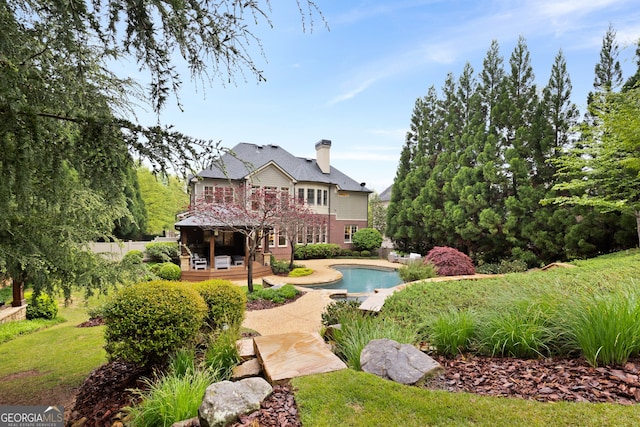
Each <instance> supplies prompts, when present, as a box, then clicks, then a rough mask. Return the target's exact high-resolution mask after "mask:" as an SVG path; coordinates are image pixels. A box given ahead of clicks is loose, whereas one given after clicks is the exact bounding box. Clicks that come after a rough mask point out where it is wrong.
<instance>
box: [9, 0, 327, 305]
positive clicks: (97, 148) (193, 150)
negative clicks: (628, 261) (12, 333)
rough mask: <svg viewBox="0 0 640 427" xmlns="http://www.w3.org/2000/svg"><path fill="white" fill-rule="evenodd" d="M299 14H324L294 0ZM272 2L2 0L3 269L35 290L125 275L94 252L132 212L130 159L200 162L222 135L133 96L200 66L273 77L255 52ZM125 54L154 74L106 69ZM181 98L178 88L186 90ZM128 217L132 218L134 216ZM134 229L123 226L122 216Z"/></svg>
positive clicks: (212, 72)
mask: <svg viewBox="0 0 640 427" xmlns="http://www.w3.org/2000/svg"><path fill="white" fill-rule="evenodd" d="M296 4H297V6H298V8H299V9H300V12H301V17H302V22H303V26H304V25H305V24H307V23H312V19H313V17H314V15H317V16H321V15H319V11H318V10H317V9H316V6H315V4H314V3H313V2H312V1H302V0H301V1H296ZM269 7H270V5H269V3H268V2H259V1H236V0H222V1H218V2H211V1H209V0H195V1H182V0H178V1H172V2H164V1H155V0H153V1H145V2H140V1H134V0H79V1H61V0H19V1H18V0H0V182H1V183H2V185H0V275H1V276H3V277H5V278H12V279H13V282H14V303H16V302H19V301H16V300H17V299H20V298H21V292H20V291H21V289H22V287H23V286H24V284H25V283H30V284H32V285H33V286H34V287H35V289H36V291H37V292H39V291H42V290H45V291H48V292H52V291H54V290H55V289H62V290H63V291H64V294H65V296H66V297H69V296H70V289H71V285H72V284H78V285H82V286H84V287H85V288H86V289H88V290H91V289H101V288H104V286H105V284H106V283H110V282H112V281H113V280H117V278H116V277H114V276H113V275H112V274H111V273H110V272H113V270H112V269H110V268H109V264H108V263H107V262H105V261H104V260H101V259H99V258H98V257H96V256H94V255H92V254H91V253H90V252H88V251H87V250H86V244H87V242H89V241H92V240H96V239H110V238H111V237H112V236H111V232H112V230H113V227H114V224H120V225H124V226H127V224H126V223H127V221H129V222H136V218H135V217H134V215H132V213H131V212H132V211H135V210H136V209H138V208H136V207H135V206H134V204H135V203H133V204H132V202H134V200H133V198H132V195H131V194H132V192H131V191H128V190H131V183H130V182H128V181H130V179H129V178H130V177H128V173H129V172H130V171H132V170H134V169H135V168H134V163H133V160H132V159H133V158H136V159H144V160H145V162H146V163H147V164H148V165H150V166H151V168H152V169H153V170H154V171H156V172H160V173H163V172H166V171H169V170H175V171H181V172H187V171H189V170H194V169H195V170H199V169H202V168H203V167H204V166H205V165H207V166H208V165H210V164H211V163H212V162H214V161H216V159H217V158H218V156H219V154H220V151H223V148H222V147H221V146H220V143H218V142H213V141H204V140H199V139H195V138H191V137H189V136H187V135H183V134H181V133H180V132H176V131H174V130H173V129H172V128H171V126H166V125H161V124H155V125H153V126H144V125H142V124H139V123H136V122H135V121H132V120H131V119H130V118H131V117H135V114H133V111H132V106H133V103H134V102H135V103H149V104H151V106H152V108H153V109H154V110H155V111H156V112H158V113H159V112H160V111H161V109H162V107H163V106H164V105H166V102H167V101H168V100H169V99H170V97H171V96H175V97H176V100H178V94H179V90H180V86H181V82H182V80H181V78H182V76H180V74H179V73H178V72H177V67H176V61H184V63H186V64H187V65H188V68H189V72H190V73H191V76H190V77H191V78H194V79H201V80H202V81H208V82H214V81H216V79H218V81H222V82H223V83H224V82H228V81H232V80H233V79H234V78H235V77H236V76H237V75H241V76H243V77H244V76H246V73H249V74H251V75H253V76H255V78H256V79H257V80H258V81H263V80H264V79H265V78H264V75H263V73H262V72H261V71H260V70H259V68H258V67H257V65H256V64H255V63H254V62H253V59H252V58H251V56H250V55H249V53H250V46H252V45H257V46H258V47H259V40H258V39H257V38H256V37H255V36H254V35H253V33H252V28H254V27H255V25H258V24H261V25H269V26H270V25H271V22H270V21H269V12H270V9H269ZM118 58H128V59H130V60H132V61H134V62H135V63H137V65H138V66H139V68H140V70H141V71H143V72H146V73H147V75H148V77H149V81H150V83H149V86H148V88H146V89H142V88H140V87H139V86H138V85H137V84H136V83H135V82H134V81H132V80H130V79H122V78H119V77H118V76H116V75H115V74H114V73H112V72H110V71H109V69H108V63H109V61H112V60H114V59H118ZM178 102H179V100H178ZM129 225H131V224H129ZM125 228H126V227H125Z"/></svg>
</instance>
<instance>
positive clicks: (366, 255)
mask: <svg viewBox="0 0 640 427" xmlns="http://www.w3.org/2000/svg"><path fill="white" fill-rule="evenodd" d="M360 256H361V257H365V258H369V257H370V256H371V251H367V250H364V251H361V252H360Z"/></svg>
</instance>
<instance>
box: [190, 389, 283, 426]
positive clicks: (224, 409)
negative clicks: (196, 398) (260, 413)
mask: <svg viewBox="0 0 640 427" xmlns="http://www.w3.org/2000/svg"><path fill="white" fill-rule="evenodd" d="M272 391H273V389H272V387H271V385H269V383H268V382H266V381H265V380H264V379H263V378H246V379H244V380H240V381H238V382H231V381H222V382H219V383H215V384H212V385H210V386H209V387H207V390H206V392H205V394H204V399H203V400H202V404H201V405H200V408H199V409H198V418H199V419H200V425H201V426H202V427H222V426H226V425H227V424H230V423H232V422H234V421H236V420H237V419H238V417H239V416H240V415H242V414H248V413H250V412H253V411H256V410H258V409H260V403H261V402H262V401H263V400H264V399H265V398H266V397H267V396H269V395H270V394H271V392H272Z"/></svg>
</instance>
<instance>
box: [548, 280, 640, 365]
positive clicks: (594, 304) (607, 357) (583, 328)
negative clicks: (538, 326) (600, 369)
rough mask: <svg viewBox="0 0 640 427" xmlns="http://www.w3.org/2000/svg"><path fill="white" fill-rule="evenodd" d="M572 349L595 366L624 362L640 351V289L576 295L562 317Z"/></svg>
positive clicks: (634, 286) (564, 309) (565, 307)
mask: <svg viewBox="0 0 640 427" xmlns="http://www.w3.org/2000/svg"><path fill="white" fill-rule="evenodd" d="M559 317H560V318H561V319H560V325H561V328H563V330H564V332H565V333H564V335H565V336H566V337H568V346H569V350H576V349H577V350H580V351H581V352H582V354H583V355H584V357H585V358H586V359H587V360H588V361H589V363H590V364H591V365H593V366H598V365H622V364H624V363H626V362H627V360H628V359H629V357H630V356H632V355H637V354H638V351H639V350H640V291H639V290H638V288H637V286H636V285H635V284H633V285H631V286H629V287H628V288H625V289H620V290H618V291H616V292H609V291H600V292H596V293H594V294H586V295H582V294H579V295H575V296H573V297H572V298H571V299H570V301H569V303H568V304H566V305H565V306H564V307H563V310H562V311H561V314H560V316H559Z"/></svg>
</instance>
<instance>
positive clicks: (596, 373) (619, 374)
mask: <svg viewBox="0 0 640 427" xmlns="http://www.w3.org/2000/svg"><path fill="white" fill-rule="evenodd" d="M435 359H436V360H437V361H438V362H439V363H440V364H441V365H442V366H443V367H444V368H445V371H446V372H445V374H443V375H440V376H439V377H437V378H435V379H433V380H432V381H430V382H429V383H428V384H427V385H426V386H425V387H427V388H432V389H441V390H447V391H453V392H460V391H465V392H469V393H476V394H482V395H487V396H503V397H515V398H521V399H532V400H538V401H542V402H556V401H559V400H565V401H570V402H614V403H620V404H623V405H631V404H634V403H638V402H640V381H639V380H638V376H639V374H640V360H639V359H635V360H631V361H629V362H628V363H626V364H625V365H624V366H621V367H599V368H593V367H591V366H589V365H588V364H587V362H586V361H585V360H584V359H560V358H550V359H536V360H521V359H513V358H491V357H480V356H466V357H463V356H459V357H457V358H455V359H446V358H444V357H436V358H435Z"/></svg>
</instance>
